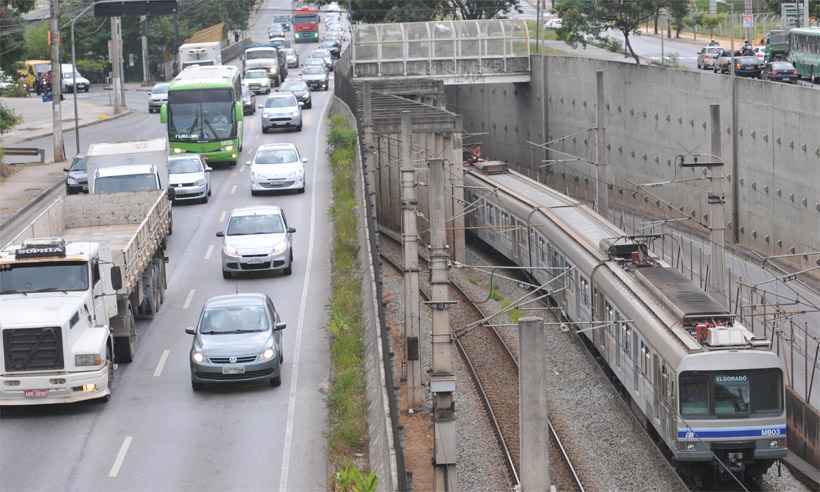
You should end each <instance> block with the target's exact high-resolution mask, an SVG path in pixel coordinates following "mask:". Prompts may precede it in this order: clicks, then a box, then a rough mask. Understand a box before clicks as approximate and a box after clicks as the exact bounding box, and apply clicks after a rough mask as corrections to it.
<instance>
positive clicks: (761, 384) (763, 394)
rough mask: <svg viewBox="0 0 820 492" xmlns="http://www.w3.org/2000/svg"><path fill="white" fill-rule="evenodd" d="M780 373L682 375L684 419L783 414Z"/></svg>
mask: <svg viewBox="0 0 820 492" xmlns="http://www.w3.org/2000/svg"><path fill="white" fill-rule="evenodd" d="M782 391H783V378H782V374H781V372H780V370H779V369H751V370H744V371H721V372H700V371H698V372H695V371H688V372H684V373H683V374H681V376H680V411H681V415H682V416H683V417H695V416H707V417H715V418H726V419H728V418H744V417H758V416H764V415H779V414H780V413H782V411H783V401H782V397H781V395H782Z"/></svg>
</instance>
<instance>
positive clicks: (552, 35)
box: [527, 20, 558, 41]
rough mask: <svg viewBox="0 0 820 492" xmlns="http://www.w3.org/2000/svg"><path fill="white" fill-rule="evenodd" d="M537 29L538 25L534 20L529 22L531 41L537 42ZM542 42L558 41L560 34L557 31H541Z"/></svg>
mask: <svg viewBox="0 0 820 492" xmlns="http://www.w3.org/2000/svg"><path fill="white" fill-rule="evenodd" d="M537 29H538V24H536V23H535V21H534V20H528V21H527V30H528V31H529V33H530V39H534V40H537V39H538V37H537ZM541 40H542V41H557V40H558V32H557V31H556V30H555V29H543V28H542V29H541Z"/></svg>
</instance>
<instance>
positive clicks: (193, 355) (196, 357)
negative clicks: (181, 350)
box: [191, 350, 205, 364]
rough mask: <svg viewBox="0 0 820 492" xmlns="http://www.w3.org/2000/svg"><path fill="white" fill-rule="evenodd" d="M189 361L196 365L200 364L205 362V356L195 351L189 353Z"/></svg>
mask: <svg viewBox="0 0 820 492" xmlns="http://www.w3.org/2000/svg"><path fill="white" fill-rule="evenodd" d="M191 360H193V361H194V362H196V363H197V364H202V362H203V361H204V360H205V355H204V354H203V353H202V352H200V351H198V350H195V351H193V352H192V353H191Z"/></svg>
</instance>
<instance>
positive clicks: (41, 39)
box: [24, 22, 49, 60]
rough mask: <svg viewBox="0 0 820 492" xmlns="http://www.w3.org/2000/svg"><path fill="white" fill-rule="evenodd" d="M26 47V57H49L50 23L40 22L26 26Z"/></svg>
mask: <svg viewBox="0 0 820 492" xmlns="http://www.w3.org/2000/svg"><path fill="white" fill-rule="evenodd" d="M24 42H25V48H26V58H27V59H29V60H42V59H44V58H45V59H47V58H48V57H49V54H48V23H47V22H40V23H37V24H34V25H32V26H29V27H28V28H26V33H25V35H24Z"/></svg>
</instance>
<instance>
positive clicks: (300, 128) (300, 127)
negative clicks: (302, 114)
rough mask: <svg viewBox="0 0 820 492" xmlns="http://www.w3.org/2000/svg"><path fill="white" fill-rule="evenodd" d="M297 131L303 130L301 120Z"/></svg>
mask: <svg viewBox="0 0 820 492" xmlns="http://www.w3.org/2000/svg"><path fill="white" fill-rule="evenodd" d="M296 131H297V132H301V131H302V122H301V121H300V122H299V126H297V127H296Z"/></svg>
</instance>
